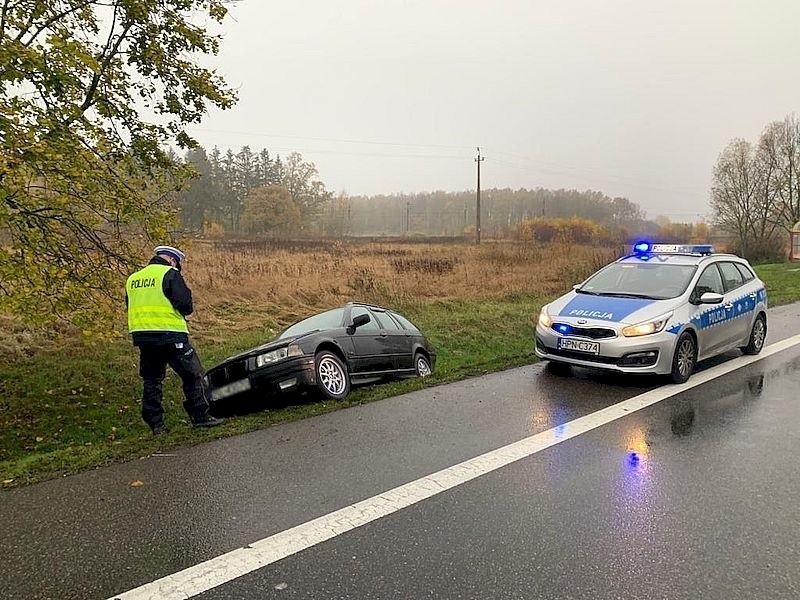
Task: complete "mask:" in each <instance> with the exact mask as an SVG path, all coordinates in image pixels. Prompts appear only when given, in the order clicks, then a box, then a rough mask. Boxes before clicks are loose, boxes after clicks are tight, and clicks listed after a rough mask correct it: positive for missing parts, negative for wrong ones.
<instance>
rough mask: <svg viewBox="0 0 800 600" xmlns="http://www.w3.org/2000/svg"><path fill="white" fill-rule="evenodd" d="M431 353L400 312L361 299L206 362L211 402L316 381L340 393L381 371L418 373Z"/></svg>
mask: <svg viewBox="0 0 800 600" xmlns="http://www.w3.org/2000/svg"><path fill="white" fill-rule="evenodd" d="M435 364H436V354H435V353H434V351H433V350H432V349H431V347H430V344H429V343H428V340H427V339H426V338H425V336H424V335H423V334H422V332H421V331H420V330H419V329H418V328H417V327H416V326H415V325H414V324H413V323H412V322H411V321H409V320H408V319H406V318H405V317H404V316H402V315H400V314H398V313H396V312H394V311H392V310H388V309H386V308H380V307H378V306H371V305H367V304H356V303H352V304H347V305H345V306H343V307H340V308H334V309H333V310H329V311H326V312H323V313H320V314H317V315H314V316H312V317H308V318H307V319H304V320H302V321H299V322H298V323H295V324H294V325H292V326H291V327H289V328H287V329H286V330H285V331H284V332H283V333H281V334H280V335H279V336H278V337H277V338H275V339H274V340H273V341H271V342H268V343H266V344H264V345H263V346H259V347H257V348H253V349H252V350H248V351H247V352H244V353H242V354H238V355H236V356H232V357H231V358H228V359H226V360H224V361H223V362H221V363H220V364H218V365H216V366H215V367H213V368H211V369H209V371H208V373H207V374H206V383H207V384H208V386H209V388H210V390H211V396H212V399H213V402H214V403H215V404H216V403H217V402H219V401H220V400H223V399H226V398H230V397H232V396H236V395H239V394H244V393H248V392H249V393H253V392H255V393H256V394H258V395H270V394H277V393H280V392H286V391H300V390H303V389H306V390H307V389H312V390H313V389H317V390H319V392H321V393H322V395H323V396H325V397H327V398H330V399H333V400H341V399H342V398H344V397H345V396H347V395H348V394H349V393H350V387H351V385H354V384H359V383H372V382H375V381H380V380H381V379H384V378H388V377H413V376H420V377H426V376H428V375H430V374H431V373H433V368H434V366H435Z"/></svg>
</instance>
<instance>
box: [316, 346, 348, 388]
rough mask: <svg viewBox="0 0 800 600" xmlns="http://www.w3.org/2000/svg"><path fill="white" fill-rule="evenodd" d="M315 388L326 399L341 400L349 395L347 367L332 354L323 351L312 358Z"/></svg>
mask: <svg viewBox="0 0 800 600" xmlns="http://www.w3.org/2000/svg"><path fill="white" fill-rule="evenodd" d="M314 369H315V371H316V375H317V388H319V391H320V392H321V393H322V395H323V396H325V397H326V398H330V399H331V400H341V399H343V398H345V397H346V396H347V394H349V393H350V375H349V374H348V373H347V367H346V366H345V364H344V363H343V362H342V359H340V358H339V357H338V356H336V355H335V354H334V353H333V352H328V351H327V350H323V351H322V352H317V355H316V357H315V358H314Z"/></svg>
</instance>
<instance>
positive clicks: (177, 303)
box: [163, 269, 194, 317]
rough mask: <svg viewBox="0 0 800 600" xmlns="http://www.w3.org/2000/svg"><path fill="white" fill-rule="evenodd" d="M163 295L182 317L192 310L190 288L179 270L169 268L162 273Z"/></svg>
mask: <svg viewBox="0 0 800 600" xmlns="http://www.w3.org/2000/svg"><path fill="white" fill-rule="evenodd" d="M163 288H164V295H165V296H166V297H167V299H168V300H169V301H170V302H171V303H172V306H174V307H175V310H177V311H178V312H179V313H181V314H182V315H183V316H184V317H186V316H189V315H190V314H192V312H193V311H194V307H193V306H192V290H190V289H189V286H187V285H186V281H184V279H183V275H181V273H180V271H178V270H177V269H170V270H169V271H168V272H167V274H166V275H164V284H163Z"/></svg>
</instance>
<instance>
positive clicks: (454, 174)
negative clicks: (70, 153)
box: [191, 0, 800, 220]
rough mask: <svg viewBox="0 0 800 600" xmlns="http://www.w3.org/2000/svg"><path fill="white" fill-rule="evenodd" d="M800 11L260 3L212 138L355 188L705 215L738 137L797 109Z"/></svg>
mask: <svg viewBox="0 0 800 600" xmlns="http://www.w3.org/2000/svg"><path fill="white" fill-rule="evenodd" d="M798 22H800V3H798V2H796V1H791V0H769V1H767V2H765V1H763V0H762V1H760V2H757V1H751V0H747V1H736V2H734V1H731V0H670V1H669V2H659V3H656V2H652V1H646V0H604V1H602V2H598V1H596V0H562V1H559V2H552V1H548V2H540V1H505V2H485V1H483V2H474V1H472V0H461V1H458V2H456V1H443V0H425V1H418V0H409V1H391V0H384V1H366V0H357V1H356V0H345V1H343V2H330V1H329V0H328V1H323V0H307V1H303V0H293V1H292V2H272V1H265V0H244V1H241V2H238V3H236V4H234V5H233V6H232V7H231V15H230V18H229V19H227V20H226V22H225V24H224V26H223V33H224V35H225V40H224V41H223V44H222V51H221V53H220V55H219V56H218V57H217V59H216V60H215V63H214V66H215V67H216V68H218V69H219V71H220V73H222V74H224V75H225V77H226V78H227V80H228V82H229V83H230V84H232V85H233V86H235V87H236V88H238V90H239V96H240V102H239V104H238V105H237V106H236V107H235V108H233V109H232V110H229V111H225V112H213V113H212V114H211V115H210V116H209V118H208V119H207V120H205V121H204V122H203V124H202V125H200V126H198V127H195V128H193V129H192V130H191V131H192V133H194V135H195V136H196V137H197V139H198V140H199V141H200V142H201V143H202V144H203V145H204V146H206V147H208V148H210V147H212V146H213V145H215V144H216V145H219V146H220V147H239V146H242V145H245V144H247V145H250V146H252V147H253V148H262V147H266V148H268V149H269V150H270V152H272V153H275V152H279V153H282V154H286V153H288V152H290V151H299V152H301V153H302V154H303V155H304V157H305V158H307V159H309V160H312V161H314V162H315V163H316V165H317V167H318V168H319V171H320V175H321V178H322V180H323V181H324V182H325V183H326V185H327V186H328V188H329V189H332V190H334V191H340V190H345V191H346V192H347V193H349V194H351V195H353V194H377V193H391V192H401V191H404V192H414V191H424V190H437V189H441V190H452V191H456V190H465V189H471V188H474V187H475V163H474V161H473V157H474V155H475V147H476V146H480V147H481V150H482V153H483V154H484V155H485V156H486V161H485V162H483V163H482V187H484V188H488V187H501V188H502V187H511V188H519V187H528V188H532V187H539V186H541V187H550V188H562V187H563V188H577V189H587V188H591V189H596V190H600V191H603V192H604V193H606V194H609V195H612V196H615V195H620V196H626V197H628V198H629V199H631V200H632V201H634V202H637V203H639V204H640V205H641V206H642V207H643V208H644V209H645V210H646V211H647V212H648V214H649V216H651V217H654V216H655V215H658V214H663V215H667V216H669V217H670V218H672V219H673V220H695V219H697V218H699V217H700V216H702V215H704V214H706V212H707V210H708V197H709V184H710V179H711V170H712V168H713V164H714V162H715V160H716V158H717V155H718V154H719V152H720V151H721V150H722V149H723V147H724V146H725V144H726V143H727V142H728V141H729V140H730V139H731V138H734V137H745V138H749V139H754V138H756V137H757V135H758V134H759V132H760V131H761V130H762V128H763V127H764V126H765V125H766V124H767V123H768V122H769V121H772V120H778V119H781V118H783V117H784V116H785V115H786V114H788V113H790V112H793V111H794V110H796V107H797V102H798V98H800V78H797V77H795V76H794V75H795V74H796V73H797V72H798V67H800V52H798V49H799V48H798V42H797V39H798V38H797V35H796V32H795V28H796V23H798Z"/></svg>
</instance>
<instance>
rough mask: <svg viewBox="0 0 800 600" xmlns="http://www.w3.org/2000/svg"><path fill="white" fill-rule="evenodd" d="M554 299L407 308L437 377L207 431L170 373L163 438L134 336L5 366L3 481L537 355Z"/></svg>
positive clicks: (238, 429) (257, 332)
mask: <svg viewBox="0 0 800 600" xmlns="http://www.w3.org/2000/svg"><path fill="white" fill-rule="evenodd" d="M797 269H800V265H793V264H769V265H760V266H758V267H756V271H757V272H758V274H759V276H760V277H761V278H762V279H763V280H764V281H765V282H766V284H767V288H768V291H769V297H770V304H771V305H773V306H776V305H779V304H786V303H789V302H794V301H798V300H800V271H798V270H797ZM547 300H548V298H543V297H531V296H521V295H518V296H510V297H507V298H505V299H502V300H464V301H440V302H433V303H426V304H419V305H407V306H403V307H399V308H402V309H403V310H404V311H405V312H406V313H407V314H408V315H409V316H410V317H412V319H413V320H414V321H415V322H417V324H418V325H419V326H420V327H421V328H422V329H423V330H424V331H425V332H426V334H427V335H428V336H429V338H430V339H431V341H432V343H433V345H434V346H435V347H436V349H437V351H438V353H439V359H438V364H437V372H436V375H435V376H434V377H432V378H429V379H426V380H425V381H422V380H408V381H402V382H397V383H390V384H386V385H379V386H372V387H368V388H363V389H358V390H357V391H355V392H354V393H353V394H352V395H351V396H350V397H349V398H347V400H345V401H343V402H314V401H305V400H303V399H302V398H300V399H298V400H300V401H301V403H299V404H297V405H296V406H281V407H273V408H272V409H271V410H267V411H262V412H258V413H254V414H249V415H245V416H240V417H237V418H234V419H230V420H228V422H227V423H226V424H225V425H223V426H222V427H219V428H216V429H213V430H209V431H203V430H193V429H191V428H190V427H189V425H188V423H187V422H186V420H185V414H184V412H183V409H182V407H181V396H180V385H179V383H180V382H179V381H178V380H177V378H176V377H174V376H168V379H167V382H165V386H164V387H165V408H166V411H167V425H168V426H169V427H170V428H171V429H172V432H171V433H170V434H169V435H167V436H163V437H160V438H153V437H152V436H150V434H149V431H148V430H147V428H146V426H145V425H144V423H143V422H142V420H141V418H140V416H139V394H140V390H141V383H140V380H139V378H138V374H137V356H136V353H135V351H134V349H133V348H132V347H131V346H130V344H129V343H128V342H127V340H119V341H116V342H111V343H108V344H103V345H95V346H91V347H85V346H75V347H65V348H60V349H59V350H57V351H49V352H41V353H39V354H37V355H36V356H34V357H31V358H27V359H23V360H18V361H14V362H13V363H11V364H0V482H2V486H3V487H13V486H17V485H24V484H26V483H32V482H35V481H40V480H43V479H47V478H51V477H55V476H59V475H62V474H68V473H75V472H78V471H81V470H86V469H90V468H93V467H97V466H100V465H104V464H108V463H111V462H114V461H119V460H125V459H130V458H135V457H139V456H146V455H148V454H150V453H153V452H156V451H163V450H168V449H170V448H174V447H177V446H182V445H187V444H194V443H199V442H203V441H208V440H211V439H215V438H220V437H227V436H231V435H236V434H240V433H245V432H248V431H253V430H256V429H261V428H264V427H268V426H270V425H273V424H275V423H280V422H284V421H292V420H297V419H302V418H306V417H309V416H312V415H317V414H322V413H325V412H329V411H332V410H337V409H340V408H344V407H347V406H352V405H356V404H362V403H366V402H372V401H375V400H380V399H382V398H387V397H389V396H393V395H397V394H400V393H404V392H408V391H412V390H415V389H420V388H422V387H426V386H429V385H435V384H439V383H444V382H449V381H455V380H458V379H462V378H464V377H468V376H471V375H478V374H481V373H486V372H490V371H498V370H501V369H504V368H508V367H512V366H517V365H521V364H526V363H530V362H532V361H533V360H534V357H533V355H532V353H531V351H532V343H531V340H532V337H533V328H534V318H535V316H536V315H537V314H538V311H539V307H540V306H541V305H542V304H543V303H545V302H546V301H547ZM235 316H236V315H232V316H231V318H234V317H235ZM270 325H273V326H274V324H270ZM265 328H266V327H264V328H258V329H250V330H247V331H244V332H241V333H238V334H237V335H236V336H235V337H234V338H232V339H230V340H228V341H226V342H225V343H223V344H219V343H211V342H208V341H207V342H205V343H203V342H199V343H198V347H199V350H200V355H201V357H202V358H203V361H204V363H205V364H206V365H211V364H213V363H215V362H216V361H218V360H221V359H222V358H224V357H225V356H229V355H230V354H232V353H234V352H235V351H238V350H241V349H244V348H248V347H251V346H253V345H255V344H256V343H259V342H261V341H263V340H264V338H265V337H266V335H267V334H266V333H265V331H264V329H265Z"/></svg>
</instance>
